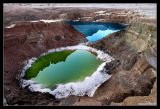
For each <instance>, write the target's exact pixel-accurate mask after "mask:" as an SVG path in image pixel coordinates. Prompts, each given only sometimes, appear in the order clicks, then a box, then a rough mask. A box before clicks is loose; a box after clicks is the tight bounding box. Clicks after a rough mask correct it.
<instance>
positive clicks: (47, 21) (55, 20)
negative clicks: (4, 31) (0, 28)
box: [5, 19, 63, 28]
mask: <svg viewBox="0 0 160 109" xmlns="http://www.w3.org/2000/svg"><path fill="white" fill-rule="evenodd" d="M40 21H42V22H44V23H52V22H60V21H63V19H54V20H43V19H42V20H33V21H29V22H40ZM15 26H16V24H11V25H10V26H7V27H5V28H13V27H15Z"/></svg>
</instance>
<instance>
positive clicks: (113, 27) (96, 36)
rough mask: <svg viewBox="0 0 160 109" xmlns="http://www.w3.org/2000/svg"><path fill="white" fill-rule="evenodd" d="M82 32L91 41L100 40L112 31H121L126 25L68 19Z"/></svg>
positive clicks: (69, 22)
mask: <svg viewBox="0 0 160 109" xmlns="http://www.w3.org/2000/svg"><path fill="white" fill-rule="evenodd" d="M66 23H67V24H70V25H72V26H73V27H74V28H75V29H76V30H77V31H79V32H81V33H82V34H83V35H84V36H85V37H86V39H87V40H88V41H89V42H95V41H97V40H100V39H102V38H104V37H106V36H108V35H109V34H111V33H114V32H117V31H120V30H122V29H124V28H125V27H126V26H125V25H122V24H119V23H102V22H79V21H66Z"/></svg>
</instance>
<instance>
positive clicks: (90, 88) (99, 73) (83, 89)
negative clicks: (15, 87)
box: [19, 44, 114, 99]
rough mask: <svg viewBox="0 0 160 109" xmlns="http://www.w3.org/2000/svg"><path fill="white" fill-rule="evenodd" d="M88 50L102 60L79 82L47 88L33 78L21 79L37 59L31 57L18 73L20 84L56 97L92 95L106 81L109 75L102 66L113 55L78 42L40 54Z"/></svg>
mask: <svg viewBox="0 0 160 109" xmlns="http://www.w3.org/2000/svg"><path fill="white" fill-rule="evenodd" d="M76 49H81V50H88V51H91V52H96V53H97V59H100V60H102V61H103V63H102V64H101V65H99V67H98V68H97V70H96V71H95V72H94V73H93V74H92V75H91V76H88V77H85V79H84V80H83V81H79V82H69V83H66V84H57V87H56V89H54V90H52V89H49V88H42V87H41V84H36V82H35V81H33V80H25V79H23V77H24V75H25V71H26V70H27V69H28V68H29V67H30V66H31V64H32V63H33V62H34V61H35V60H36V59H37V58H34V57H33V58H31V59H29V60H27V61H26V62H25V66H24V67H23V70H22V72H21V74H20V75H19V79H20V84H21V86H22V87H23V88H24V87H26V86H28V88H29V89H30V91H32V92H42V93H50V94H52V95H53V96H55V98H57V99H62V98H66V97H68V96H70V95H77V96H84V95H87V96H89V97H92V96H93V95H94V93H95V91H96V89H97V88H98V87H99V86H100V85H101V84H102V83H104V82H105V81H107V80H108V79H109V78H110V77H111V75H109V74H107V73H106V69H105V68H104V67H105V65H106V63H108V62H111V61H112V60H114V58H113V57H111V56H110V55H108V54H106V53H104V52H103V51H100V50H97V49H95V48H92V47H88V46H86V45H85V44H80V45H76V46H68V47H61V48H56V49H50V50H48V52H47V53H43V54H41V55H40V56H43V55H46V54H48V53H50V52H57V51H63V50H76Z"/></svg>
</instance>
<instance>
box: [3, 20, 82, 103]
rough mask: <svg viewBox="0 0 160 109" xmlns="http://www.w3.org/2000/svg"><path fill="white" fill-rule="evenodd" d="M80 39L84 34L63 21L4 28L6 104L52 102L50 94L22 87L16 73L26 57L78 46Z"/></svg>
mask: <svg viewBox="0 0 160 109" xmlns="http://www.w3.org/2000/svg"><path fill="white" fill-rule="evenodd" d="M82 39H84V37H83V36H82V35H81V34H80V33H79V32H77V31H75V30H74V29H73V28H72V27H71V26H69V25H67V24H64V23H63V22H53V23H44V22H19V23H17V24H16V25H15V26H14V27H12V28H4V95H5V97H6V100H7V103H8V104H19V105H20V104H30V105H31V104H38V103H40V104H41V101H45V100H46V101H51V102H53V101H54V99H53V97H49V98H48V96H47V95H44V94H40V93H30V92H29V91H27V90H24V89H22V88H21V87H20V85H19V83H18V80H16V76H17V75H18V74H19V73H20V71H21V70H22V67H23V62H24V61H25V60H27V59H29V58H31V57H37V56H39V55H40V54H41V53H44V52H46V51H47V50H48V49H50V48H58V47H65V46H71V45H77V44H78V43H79V42H80V40H82ZM84 40H85V39H84ZM37 95H38V96H37ZM50 99H51V100H50Z"/></svg>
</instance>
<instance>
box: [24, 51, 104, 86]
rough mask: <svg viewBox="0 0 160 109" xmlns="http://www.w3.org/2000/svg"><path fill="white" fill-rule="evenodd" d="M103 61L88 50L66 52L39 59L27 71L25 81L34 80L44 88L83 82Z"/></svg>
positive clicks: (47, 55) (50, 54)
mask: <svg viewBox="0 0 160 109" xmlns="http://www.w3.org/2000/svg"><path fill="white" fill-rule="evenodd" d="M101 63H102V61H100V60H98V59H97V58H96V56H95V55H94V54H92V53H91V52H89V51H86V50H64V51H60V52H54V53H49V54H46V55H44V56H41V57H39V58H38V59H37V60H36V61H35V62H34V63H32V65H31V67H30V68H28V69H27V70H26V73H25V76H24V78H25V79H30V80H34V81H36V82H37V83H39V84H41V85H42V86H43V87H47V88H53V87H55V86H56V85H57V84H65V83H68V82H77V81H82V80H84V79H85V77H87V76H90V75H91V74H92V73H93V72H95V71H96V69H97V68H98V66H99V65H100V64H101Z"/></svg>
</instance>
